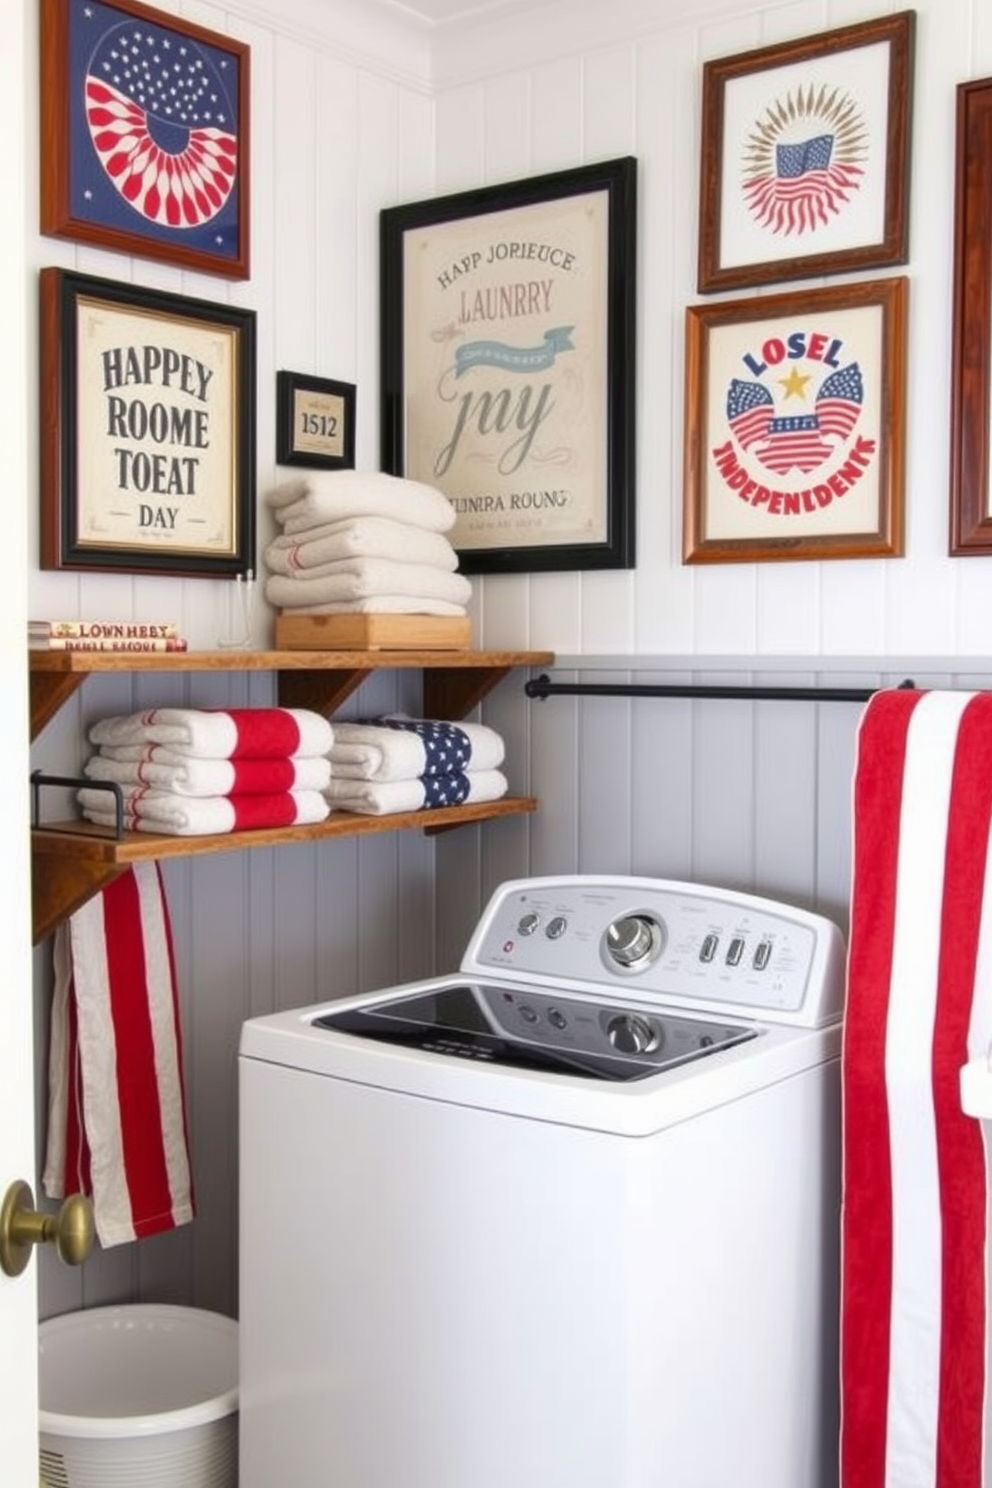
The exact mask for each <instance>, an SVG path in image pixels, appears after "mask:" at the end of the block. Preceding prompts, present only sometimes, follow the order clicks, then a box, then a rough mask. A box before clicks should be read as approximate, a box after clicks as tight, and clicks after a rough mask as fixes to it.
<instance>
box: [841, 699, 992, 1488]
mask: <svg viewBox="0 0 992 1488" xmlns="http://www.w3.org/2000/svg"><path fill="white" fill-rule="evenodd" d="M990 820H992V694H988V693H967V692H959V693H951V692H929V693H926V692H918V691H909V690H902V689H899V690H896V691H887V692H882V693H879V694H877V695H876V696H875V697H874V698H873V699H872V700H871V702H870V703H869V705H868V707H867V709H866V710H865V714H864V717H863V719H862V722H861V727H860V731H859V736H858V754H857V766H856V772H855V782H854V859H853V875H852V893H851V930H850V949H849V965H848V993H847V1011H846V1017H845V1032H844V1053H843V1060H842V1070H843V1085H844V1147H843V1153H844V1198H843V1223H842V1227H843V1270H842V1305H841V1311H842V1319H841V1334H842V1355H841V1419H842V1431H841V1472H842V1482H843V1485H844V1488H982V1484H983V1482H984V1481H985V1479H984V1477H983V1465H982V1458H983V1436H984V1431H985V1420H986V1419H987V1400H986V1393H987V1386H986V1350H987V1347H988V1335H987V1313H988V1299H987V1290H988V1273H987V1263H986V1245H987V1205H988V1197H989V1195H988V1184H987V1177H986V1157H985V1150H984V1145H983V1132H982V1127H981V1124H980V1123H979V1122H977V1121H975V1120H973V1119H971V1118H970V1117H967V1116H965V1115H964V1114H963V1113H962V1110H961V1101H960V1093H959V1073H960V1070H961V1068H962V1066H963V1065H965V1064H966V1063H967V1062H968V1060H969V1058H977V1057H983V1058H984V1057H985V1056H986V1052H987V1050H988V1047H989V1043H990V1039H992V960H990V958H992V880H990V879H989V878H988V874H987V854H988V849H989V825H990Z"/></svg>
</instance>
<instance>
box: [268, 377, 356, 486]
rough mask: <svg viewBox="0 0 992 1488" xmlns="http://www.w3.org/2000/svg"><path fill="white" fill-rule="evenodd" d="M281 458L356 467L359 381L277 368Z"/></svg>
mask: <svg viewBox="0 0 992 1488" xmlns="http://www.w3.org/2000/svg"><path fill="white" fill-rule="evenodd" d="M276 461H277V463H278V464H279V465H310V466H314V467H316V468H318V469H322V470H353V469H354V468H355V387H354V384H352V383H350V382H332V381H331V380H330V379H329V378H326V377H305V376H303V375H302V374H301V373H299V372H277V373H276Z"/></svg>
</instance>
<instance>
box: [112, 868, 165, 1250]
mask: <svg viewBox="0 0 992 1488" xmlns="http://www.w3.org/2000/svg"><path fill="white" fill-rule="evenodd" d="M156 868H157V865H156ZM103 912H104V923H105V926H106V940H107V973H108V980H109V994H110V1016H111V1020H112V1022H113V1026H114V1038H115V1040H116V1045H117V1100H118V1105H119V1107H120V1129H121V1147H122V1151H123V1158H124V1169H125V1174H126V1180H127V1189H128V1194H129V1195H130V1199H131V1210H132V1213H133V1214H134V1215H135V1216H136V1218H135V1222H134V1231H135V1235H136V1236H137V1237H139V1238H140V1237H141V1236H142V1235H143V1234H151V1233H154V1230H155V1229H157V1228H159V1227H160V1225H159V1224H158V1220H159V1217H160V1216H161V1215H163V1214H169V1213H170V1212H171V1210H172V1195H171V1193H170V1192H169V1176H168V1173H167V1172H166V1167H165V1156H164V1152H163V1149H162V1136H161V1134H162V1106H161V1102H160V1101H159V1095H158V1080H157V1077H156V1072H155V1043H154V1039H153V1037H152V1025H151V1017H150V1012H149V1006H148V998H147V996H144V995H141V994H140V993H139V990H138V989H139V988H141V989H143V988H144V987H145V985H146V984H147V982H148V968H147V966H146V962H145V927H144V921H143V915H142V906H141V900H140V896H139V894H138V886H137V883H136V882H135V878H134V874H133V873H124V874H122V875H121V876H120V878H118V879H116V880H115V881H114V882H113V883H112V884H110V885H109V887H108V888H106V889H105V890H104V893H103Z"/></svg>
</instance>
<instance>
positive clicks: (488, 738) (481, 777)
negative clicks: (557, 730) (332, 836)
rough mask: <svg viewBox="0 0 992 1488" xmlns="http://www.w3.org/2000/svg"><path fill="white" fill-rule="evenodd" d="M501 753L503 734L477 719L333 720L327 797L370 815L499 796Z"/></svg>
mask: <svg viewBox="0 0 992 1488" xmlns="http://www.w3.org/2000/svg"><path fill="white" fill-rule="evenodd" d="M504 755H505V747H504V744H503V739H502V737H501V736H500V735H499V734H498V733H496V731H495V730H494V729H491V728H487V727H486V726H485V725H484V724H481V723H445V722H438V721H434V720H430V719H416V718H406V717H403V716H400V715H389V716H387V717H384V718H372V719H365V720H358V721H356V722H353V723H335V725H334V743H333V744H332V746H331V750H330V760H331V780H330V784H329V785H328V787H327V797H328V800H329V801H330V803H331V806H332V807H333V808H334V809H335V810H337V811H357V812H361V813H364V814H365V815H369V816H385V815H388V814H390V813H391V812H394V811H422V810H430V809H432V808H435V809H436V808H437V807H441V806H462V805H465V804H466V803H467V802H472V801H496V800H498V799H499V798H500V796H504V795H505V794H506V791H507V780H506V776H505V775H504V774H503V772H502V770H500V768H499V766H500V765H501V764H502V763H503V759H504Z"/></svg>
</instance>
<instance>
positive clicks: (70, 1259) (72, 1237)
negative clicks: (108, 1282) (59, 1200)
mask: <svg viewBox="0 0 992 1488" xmlns="http://www.w3.org/2000/svg"><path fill="white" fill-rule="evenodd" d="M32 1245H54V1246H55V1251H56V1254H57V1255H58V1258H59V1260H60V1261H64V1262H65V1264H66V1265H67V1266H79V1265H81V1264H82V1263H83V1261H85V1259H86V1257H87V1256H88V1255H89V1253H90V1251H91V1250H92V1249H93V1206H92V1204H91V1203H90V1201H89V1199H87V1198H86V1197H85V1196H84V1195H83V1194H70V1196H69V1197H68V1198H67V1199H66V1200H65V1202H64V1204H63V1205H62V1207H61V1209H60V1210H59V1211H58V1213H57V1214H39V1213H38V1212H37V1210H36V1209H35V1207H34V1194H33V1193H32V1192H31V1189H30V1187H29V1186H28V1184H26V1183H25V1182H24V1181H23V1180H22V1179H17V1180H16V1181H15V1182H13V1183H12V1184H11V1185H10V1187H9V1188H8V1189H7V1192H6V1193H5V1194H4V1199H3V1204H2V1206H0V1269H2V1270H3V1271H5V1272H6V1274H7V1275H8V1276H20V1274H21V1272H22V1271H23V1270H24V1268H25V1266H26V1265H27V1263H28V1261H29V1260H30V1259H31V1247H32Z"/></svg>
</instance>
